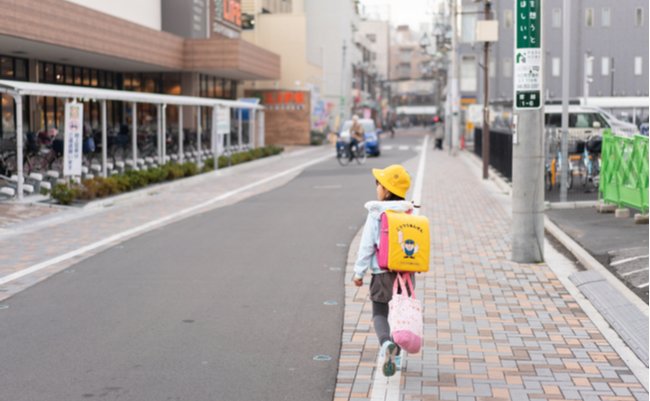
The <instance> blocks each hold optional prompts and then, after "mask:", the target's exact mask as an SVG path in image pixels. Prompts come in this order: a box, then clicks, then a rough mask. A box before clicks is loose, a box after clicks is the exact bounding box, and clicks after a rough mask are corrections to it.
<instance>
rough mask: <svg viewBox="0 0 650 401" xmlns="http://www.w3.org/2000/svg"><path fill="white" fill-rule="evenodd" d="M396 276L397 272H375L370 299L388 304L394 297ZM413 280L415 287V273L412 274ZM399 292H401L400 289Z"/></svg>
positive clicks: (371, 281)
mask: <svg viewBox="0 0 650 401" xmlns="http://www.w3.org/2000/svg"><path fill="white" fill-rule="evenodd" d="M396 277H397V273H382V274H373V275H372V278H371V280H370V299H371V300H372V301H373V302H381V303H385V304H387V303H388V302H389V301H390V300H391V299H392V298H393V283H394V282H395V278H396ZM411 282H412V283H413V288H414V289H415V275H414V274H411ZM398 293H401V292H399V290H398Z"/></svg>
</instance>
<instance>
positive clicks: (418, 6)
mask: <svg viewBox="0 0 650 401" xmlns="http://www.w3.org/2000/svg"><path fill="white" fill-rule="evenodd" d="M439 2H440V0H361V5H362V6H363V9H365V14H369V15H370V16H371V17H372V18H377V17H379V18H380V19H386V16H388V15H390V22H391V24H393V25H403V24H409V25H411V27H412V28H414V29H419V28H420V24H421V23H423V22H429V23H430V22H431V21H432V20H433V15H432V12H433V11H434V5H436V4H438V3H439Z"/></svg>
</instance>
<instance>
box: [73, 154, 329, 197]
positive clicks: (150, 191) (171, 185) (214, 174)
mask: <svg viewBox="0 0 650 401" xmlns="http://www.w3.org/2000/svg"><path fill="white" fill-rule="evenodd" d="M320 149H324V147H323V146H317V147H314V148H308V149H301V150H297V151H292V152H289V153H284V152H282V153H280V154H277V155H273V156H269V157H264V158H262V159H257V160H252V161H250V162H247V163H242V164H238V165H235V166H231V167H227V168H221V169H218V170H213V171H210V172H207V173H202V174H198V175H195V176H192V177H187V178H182V179H179V180H174V181H170V182H165V183H160V184H155V185H151V186H148V187H146V188H142V189H138V190H135V191H131V192H128V193H125V194H120V195H116V196H112V197H109V198H104V199H99V200H96V201H91V202H88V203H87V204H85V205H84V206H82V207H81V209H82V210H94V209H101V208H105V207H111V206H115V205H116V204H119V203H123V202H127V201H132V200H136V199H141V198H144V197H147V196H151V195H155V194H157V193H159V192H162V191H169V190H172V189H175V188H179V187H183V186H187V185H192V184H200V183H202V182H205V181H208V180H210V179H214V178H218V177H222V176H225V175H232V174H236V173H237V172H239V170H244V169H247V168H254V167H259V166H264V165H266V164H269V163H272V162H274V161H276V160H278V159H283V158H288V157H298V156H302V155H304V154H306V153H312V152H316V151H318V150H320Z"/></svg>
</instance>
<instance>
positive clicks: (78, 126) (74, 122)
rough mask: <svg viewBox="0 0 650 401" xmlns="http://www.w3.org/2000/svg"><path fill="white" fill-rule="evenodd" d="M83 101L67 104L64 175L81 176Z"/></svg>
mask: <svg viewBox="0 0 650 401" xmlns="http://www.w3.org/2000/svg"><path fill="white" fill-rule="evenodd" d="M83 113H84V106H83V103H77V102H73V103H66V104H65V135H64V145H63V176H66V177H67V176H80V175H81V159H82V156H83V155H82V144H83V121H84V116H83Z"/></svg>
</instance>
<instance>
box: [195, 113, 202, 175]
mask: <svg viewBox="0 0 650 401" xmlns="http://www.w3.org/2000/svg"><path fill="white" fill-rule="evenodd" d="M201 129H202V128H201V106H198V107H197V108H196V153H197V154H198V156H197V165H198V166H199V167H201V164H202V163H201Z"/></svg>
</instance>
